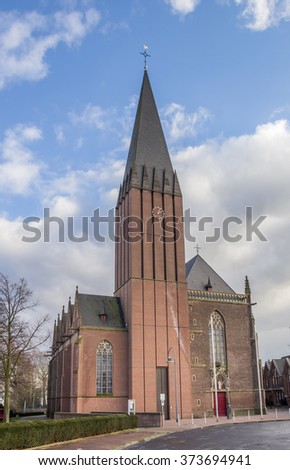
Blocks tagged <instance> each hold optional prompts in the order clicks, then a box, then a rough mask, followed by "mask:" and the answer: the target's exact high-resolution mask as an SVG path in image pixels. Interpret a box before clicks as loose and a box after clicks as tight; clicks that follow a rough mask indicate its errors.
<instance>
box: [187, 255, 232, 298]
mask: <svg viewBox="0 0 290 470" xmlns="http://www.w3.org/2000/svg"><path fill="white" fill-rule="evenodd" d="M186 280H187V285H188V289H193V290H205V289H206V286H207V285H208V282H209V281H210V284H211V287H212V290H213V291H214V292H226V293H229V294H235V291H234V290H233V289H232V288H231V287H230V286H229V285H228V284H227V283H226V282H225V281H224V280H223V279H222V278H221V277H220V276H219V275H218V274H217V273H216V272H215V271H214V269H212V268H211V267H210V266H209V264H207V262H206V261H204V259H203V258H202V257H201V256H200V255H199V254H197V255H196V256H194V257H193V258H191V259H190V260H189V261H188V262H187V263H186Z"/></svg>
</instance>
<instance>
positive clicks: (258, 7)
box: [164, 0, 290, 31]
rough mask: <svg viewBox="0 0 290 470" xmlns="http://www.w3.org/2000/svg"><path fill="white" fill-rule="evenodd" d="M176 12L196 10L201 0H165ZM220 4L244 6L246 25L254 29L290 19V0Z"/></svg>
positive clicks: (225, 1)
mask: <svg viewBox="0 0 290 470" xmlns="http://www.w3.org/2000/svg"><path fill="white" fill-rule="evenodd" d="M164 1H165V3H167V4H168V5H170V6H171V10H172V12H173V13H174V14H178V15H182V16H185V15H188V14H190V13H192V12H194V11H195V9H196V7H197V6H198V4H199V3H200V2H201V0H164ZM216 2H217V3H218V4H220V5H227V6H230V3H231V2H234V3H235V4H236V5H237V6H239V7H241V8H242V12H241V16H242V17H243V18H244V19H245V21H246V27H247V28H249V29H251V30H253V31H264V30H266V29H268V28H270V27H273V26H276V25H277V24H279V23H280V22H281V21H289V20H290V3H289V0H216Z"/></svg>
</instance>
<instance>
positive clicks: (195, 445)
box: [127, 421, 290, 450]
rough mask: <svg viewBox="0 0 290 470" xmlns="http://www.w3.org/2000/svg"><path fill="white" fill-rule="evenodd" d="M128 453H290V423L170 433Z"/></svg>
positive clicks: (243, 425) (222, 426)
mask: <svg viewBox="0 0 290 470" xmlns="http://www.w3.org/2000/svg"><path fill="white" fill-rule="evenodd" d="M127 449H138V450H146V449H147V450H168V449H170V450H183V449H188V450H191V449H195V450H219V449H223V450H227V449H236V450H290V421H277V422H261V423H242V424H239V425H235V424H229V425H220V426H216V427H211V428H201V429H190V430H186V431H181V432H177V433H170V434H168V435H166V436H162V437H159V438H156V439H153V440H150V441H148V442H140V443H138V444H135V445H133V446H130V447H127Z"/></svg>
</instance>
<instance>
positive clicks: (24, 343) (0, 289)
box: [0, 274, 49, 423]
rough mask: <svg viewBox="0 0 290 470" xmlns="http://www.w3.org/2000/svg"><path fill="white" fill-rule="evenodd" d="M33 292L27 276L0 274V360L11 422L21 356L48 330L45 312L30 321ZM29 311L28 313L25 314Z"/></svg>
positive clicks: (39, 341) (36, 345)
mask: <svg viewBox="0 0 290 470" xmlns="http://www.w3.org/2000/svg"><path fill="white" fill-rule="evenodd" d="M36 305H37V303H36V302H35V301H34V300H33V293H32V291H31V290H30V289H29V287H28V285H27V282H26V280H25V279H20V280H19V281H18V282H12V281H10V279H9V278H8V277H7V276H5V275H4V274H0V364H1V365H2V371H3V372H2V373H3V377H4V419H5V422H6V423H8V422H9V415H10V391H11V380H12V377H13V374H14V372H15V371H16V368H17V365H18V363H19V361H20V358H21V357H22V355H24V354H25V353H27V352H29V351H32V350H33V349H35V348H37V347H39V346H40V345H41V344H43V343H44V342H45V341H46V340H47V338H48V336H49V334H44V332H43V327H44V325H45V324H46V323H47V321H48V316H47V315H45V316H43V317H42V318H40V319H36V320H34V321H28V320H27V319H26V318H25V316H26V317H28V316H27V313H28V311H30V310H32V309H33V308H34V307H36ZM25 314H26V315H25Z"/></svg>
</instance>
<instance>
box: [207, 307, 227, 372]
mask: <svg viewBox="0 0 290 470" xmlns="http://www.w3.org/2000/svg"><path fill="white" fill-rule="evenodd" d="M208 330H209V344H210V363H211V365H213V350H212V349H213V348H212V346H213V345H214V352H215V362H216V365H217V366H223V367H226V363H227V358H226V339H225V323H224V320H223V318H222V316H221V315H220V314H219V313H218V312H213V313H212V314H211V316H210V319H209V324H208Z"/></svg>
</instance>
